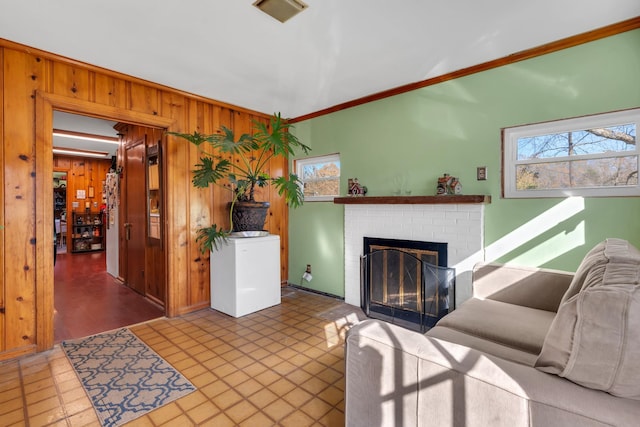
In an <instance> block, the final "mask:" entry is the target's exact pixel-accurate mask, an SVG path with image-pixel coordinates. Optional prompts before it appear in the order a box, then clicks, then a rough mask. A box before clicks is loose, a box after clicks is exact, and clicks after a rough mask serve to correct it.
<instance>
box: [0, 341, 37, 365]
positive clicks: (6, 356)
mask: <svg viewBox="0 0 640 427" xmlns="http://www.w3.org/2000/svg"><path fill="white" fill-rule="evenodd" d="M36 351H40V350H37V349H36V346H35V345H29V346H26V347H20V348H13V349H9V351H5V352H0V362H1V361H4V360H10V359H15V358H18V357H20V356H26V355H27V354H33V353H34V352H36Z"/></svg>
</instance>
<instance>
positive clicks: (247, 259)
mask: <svg viewBox="0 0 640 427" xmlns="http://www.w3.org/2000/svg"><path fill="white" fill-rule="evenodd" d="M278 304H280V236H278V235H273V234H270V235H268V236H264V237H242V238H230V239H228V241H227V243H226V244H225V243H223V244H222V245H221V246H220V247H219V249H217V250H213V251H211V308H213V309H215V310H218V311H221V312H223V313H225V314H228V315H230V316H233V317H241V316H244V315H247V314H250V313H254V312H256V311H259V310H263V309H265V308H268V307H272V306H274V305H278Z"/></svg>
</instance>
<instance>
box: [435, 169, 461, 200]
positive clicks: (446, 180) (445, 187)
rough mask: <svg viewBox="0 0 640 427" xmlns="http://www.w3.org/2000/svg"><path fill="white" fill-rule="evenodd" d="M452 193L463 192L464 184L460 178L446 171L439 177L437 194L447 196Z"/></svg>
mask: <svg viewBox="0 0 640 427" xmlns="http://www.w3.org/2000/svg"><path fill="white" fill-rule="evenodd" d="M451 194H462V184H461V183H460V181H459V180H458V178H456V177H454V176H451V175H449V174H448V173H445V174H444V175H443V176H441V177H440V178H438V187H437V190H436V195H438V196H447V195H451Z"/></svg>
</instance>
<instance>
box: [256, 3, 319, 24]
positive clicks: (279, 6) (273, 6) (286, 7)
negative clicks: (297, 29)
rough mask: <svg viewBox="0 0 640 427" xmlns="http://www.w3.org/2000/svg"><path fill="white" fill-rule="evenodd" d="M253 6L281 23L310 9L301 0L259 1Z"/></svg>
mask: <svg viewBox="0 0 640 427" xmlns="http://www.w3.org/2000/svg"><path fill="white" fill-rule="evenodd" d="M253 5H254V6H255V7H257V8H258V9H260V10H261V11H263V12H264V13H266V14H267V15H270V16H272V17H273V18H275V19H277V20H278V21H280V22H285V21H287V20H288V19H290V18H293V17H294V16H296V15H297V14H298V13H300V12H302V11H303V10H305V9H306V8H307V7H309V6H308V5H306V4H305V3H303V2H301V1H300V0H257V1H256V2H255V3H253Z"/></svg>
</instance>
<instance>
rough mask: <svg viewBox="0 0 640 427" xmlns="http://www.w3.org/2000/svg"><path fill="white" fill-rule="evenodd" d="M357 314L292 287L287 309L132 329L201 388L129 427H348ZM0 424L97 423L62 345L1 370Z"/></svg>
mask: <svg viewBox="0 0 640 427" xmlns="http://www.w3.org/2000/svg"><path fill="white" fill-rule="evenodd" d="M361 317H362V313H361V311H360V310H359V309H356V308H355V307H353V306H349V305H347V304H344V303H342V302H341V301H339V300H337V299H334V298H329V297H325V296H321V295H316V294H312V293H309V292H304V291H301V290H297V289H294V288H290V287H288V288H283V292H282V304H281V305H279V306H275V307H272V308H269V309H266V310H262V311H260V312H257V313H254V314H251V315H247V316H244V317H242V318H239V319H235V318H233V317H229V316H226V315H224V314H222V313H219V312H216V311H214V310H210V309H206V310H200V311H198V312H195V313H191V314H187V315H185V316H181V317H177V318H172V319H167V318H161V319H157V320H154V321H151V322H148V323H143V324H139V325H135V326H132V327H131V330H132V331H133V332H134V333H135V334H136V335H138V337H140V338H141V339H142V340H143V341H144V342H146V343H147V344H148V345H149V346H150V347H152V348H153V349H154V350H155V351H156V352H157V353H158V354H160V355H161V356H162V357H164V358H165V359H166V360H167V361H168V362H169V363H171V364H172V365H173V366H174V367H175V368H177V369H178V370H179V371H180V372H182V374H184V375H185V376H186V377H187V378H188V379H189V380H190V381H191V382H192V383H193V384H194V385H195V386H196V387H197V388H198V389H197V390H196V391H195V392H193V393H191V394H190V395H188V396H185V397H183V398H181V399H178V400H176V401H174V402H172V403H169V404H167V405H165V406H163V407H161V408H158V409H156V410H154V411H152V412H150V413H148V414H147V415H145V416H143V417H141V418H138V419H136V420H134V421H132V422H130V423H129V424H128V425H130V426H192V425H196V426H216V427H224V426H251V427H259V426H272V425H280V426H295V427H304V426H330V427H334V426H342V425H344V347H343V345H344V334H345V332H346V330H347V329H348V328H349V327H350V325H352V324H354V323H356V322H357V321H358V318H361ZM0 425H1V426H99V425H100V424H99V422H98V420H97V417H96V415H95V412H94V411H93V408H92V406H91V403H90V401H89V398H88V397H87V396H86V394H85V392H84V389H83V388H82V386H81V385H80V382H79V380H78V379H77V377H76V375H75V372H74V371H73V369H72V368H71V365H70V364H69V362H68V360H67V358H66V357H65V355H64V353H63V352H62V350H61V349H60V347H58V346H56V347H55V348H54V349H53V350H50V351H47V352H43V353H39V354H36V355H32V356H27V357H24V358H21V359H19V360H12V361H7V362H3V363H1V364H0Z"/></svg>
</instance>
